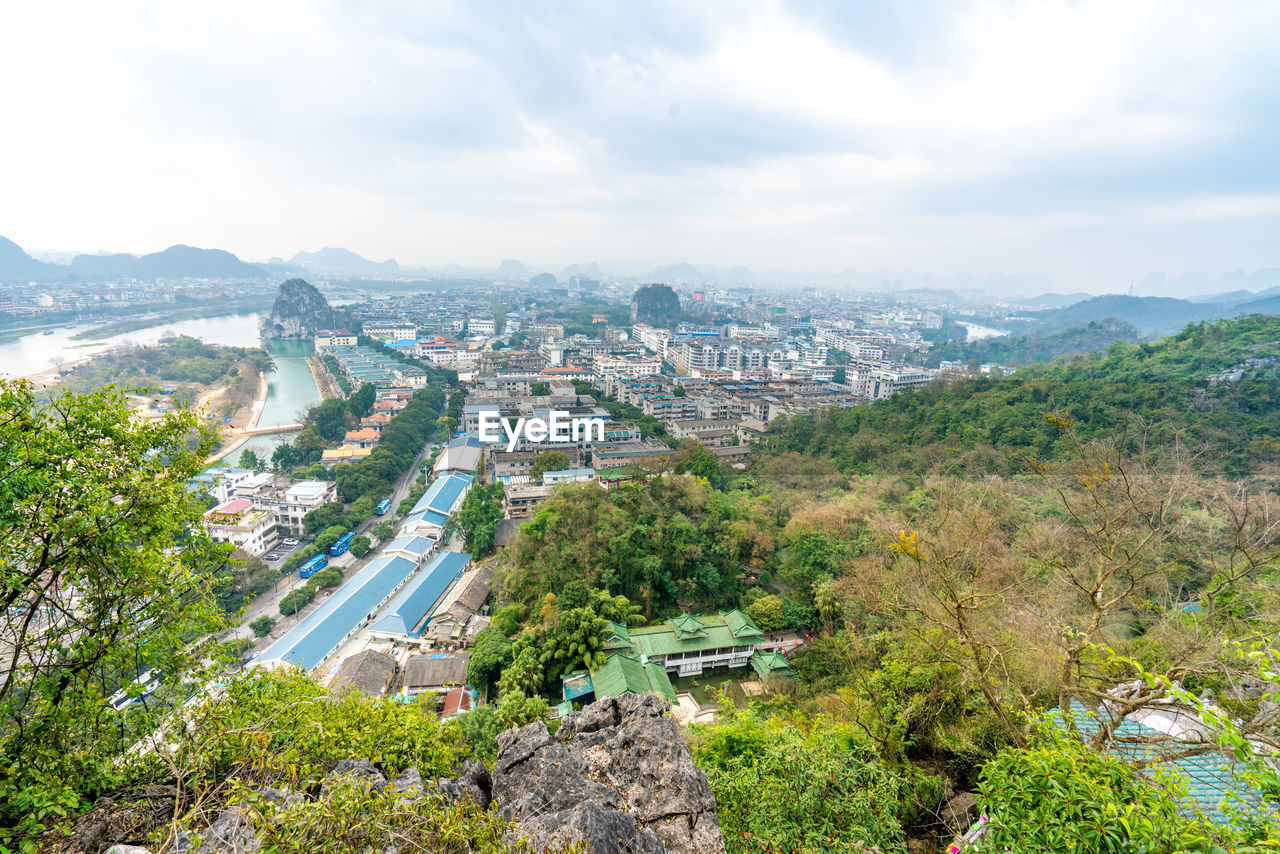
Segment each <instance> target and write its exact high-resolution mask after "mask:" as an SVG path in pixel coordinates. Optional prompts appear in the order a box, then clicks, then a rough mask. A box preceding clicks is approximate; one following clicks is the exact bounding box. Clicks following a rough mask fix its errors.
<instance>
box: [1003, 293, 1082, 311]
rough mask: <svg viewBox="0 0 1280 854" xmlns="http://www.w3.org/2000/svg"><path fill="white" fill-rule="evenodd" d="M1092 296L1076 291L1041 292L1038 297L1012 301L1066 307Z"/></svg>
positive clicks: (1019, 303)
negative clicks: (1062, 292)
mask: <svg viewBox="0 0 1280 854" xmlns="http://www.w3.org/2000/svg"><path fill="white" fill-rule="evenodd" d="M1092 298H1093V295H1092V294H1086V293H1079V292H1077V293H1074V294H1041V295H1040V296H1038V297H1028V298H1027V299H1019V300H1014V302H1015V303H1017V304H1018V305H1025V306H1029V307H1035V308H1066V307H1067V306H1069V305H1075V304H1076V303H1078V302H1084V301H1085V300H1087V299H1092Z"/></svg>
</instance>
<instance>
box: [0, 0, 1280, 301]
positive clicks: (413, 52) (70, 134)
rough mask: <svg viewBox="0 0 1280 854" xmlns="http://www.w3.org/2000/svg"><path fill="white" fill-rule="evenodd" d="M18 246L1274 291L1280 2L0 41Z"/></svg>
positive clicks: (754, 7) (745, 8)
mask: <svg viewBox="0 0 1280 854" xmlns="http://www.w3.org/2000/svg"><path fill="white" fill-rule="evenodd" d="M5 20H6V23H7V25H6V26H5V27H4V28H0V70H3V73H4V75H5V79H6V80H8V81H10V86H9V87H8V92H7V94H8V95H9V98H8V101H9V103H8V105H7V107H8V111H9V114H8V117H9V119H10V121H9V123H8V124H9V132H8V133H6V134H5V135H4V136H3V138H0V158H2V159H0V162H3V163H4V164H5V166H4V169H5V181H4V184H5V188H6V189H5V196H6V204H4V205H3V206H0V234H3V235H4V236H6V237H9V238H11V239H13V240H15V241H17V242H18V243H19V244H22V245H23V246H24V247H27V248H28V249H30V250H32V251H47V250H51V249H59V250H67V251H71V250H75V251H86V252H94V251H120V252H134V253H145V252H154V251H157V250H159V249H162V248H164V247H166V246H169V245H171V244H174V243H191V244H195V245H201V246H207V247H218V248H222V249H227V250H229V251H232V252H234V253H236V254H237V255H239V256H240V257H241V258H245V259H246V260H265V259H266V258H268V257H271V256H273V255H276V256H282V257H285V258H288V257H290V256H292V254H293V253H295V252H297V251H299V250H316V249H319V248H321V247H324V246H344V247H348V248H350V249H352V250H354V251H356V252H358V253H360V254H361V255H363V256H365V257H367V258H372V259H374V260H379V261H381V260H384V259H387V258H395V259H396V260H397V261H399V262H400V263H401V264H402V265H403V266H408V267H414V266H427V267H442V266H445V265H448V264H452V263H456V264H461V265H464V266H471V267H487V268H493V267H496V266H497V265H498V264H499V262H500V261H501V260H502V259H504V258H508V257H510V258H518V259H520V260H521V261H523V262H525V263H527V264H529V265H531V266H535V267H541V268H545V269H548V270H551V271H553V272H558V271H559V270H561V269H562V268H563V267H564V266H566V265H569V264H573V263H589V262H599V263H601V264H602V265H606V266H607V265H618V266H627V267H644V266H658V265H662V264H674V263H677V262H681V261H683V262H688V263H691V264H696V265H706V266H715V267H721V268H728V267H734V266H738V265H742V266H746V267H749V268H752V269H754V270H777V269H784V270H803V271H814V272H818V273H822V272H828V273H829V272H835V271H840V270H845V269H849V268H854V269H858V270H861V271H867V272H872V271H876V270H918V271H921V272H923V273H927V274H930V275H932V276H935V277H939V278H948V277H954V276H957V275H961V274H965V273H972V274H973V275H975V276H979V277H981V276H985V275H987V274H990V273H996V272H1000V273H1011V274H1021V275H1043V276H1047V277H1048V278H1049V279H1051V280H1052V282H1053V284H1054V285H1055V286H1056V287H1059V288H1083V289H1088V290H1091V291H1095V292H1097V291H1115V290H1121V289H1122V288H1123V287H1124V286H1125V285H1127V283H1128V282H1129V281H1131V280H1139V281H1140V280H1142V278H1143V277H1144V276H1145V275H1146V274H1147V273H1148V272H1151V271H1160V272H1164V273H1167V274H1169V275H1170V276H1177V275H1179V274H1182V273H1184V272H1187V271H1199V270H1205V271H1208V272H1209V273H1210V275H1216V274H1221V273H1225V272H1228V271H1231V270H1235V269H1238V268H1244V269H1246V270H1253V269H1257V268H1262V267H1273V266H1280V253H1278V252H1277V251H1276V240H1275V238H1276V235H1278V234H1280V163H1278V162H1277V158H1276V157H1275V154H1274V152H1275V146H1276V143H1277V128H1278V127H1280V109H1278V108H1280V56H1277V54H1276V52H1275V51H1274V50H1273V48H1272V44H1271V42H1272V41H1273V37H1274V33H1275V32H1276V31H1277V25H1278V24H1280V6H1276V5H1274V4H1237V5H1233V6H1232V7H1231V8H1230V11H1229V14H1228V13H1227V12H1224V11H1223V10H1221V9H1219V8H1216V7H1212V6H1203V5H1193V4H1189V3H1133V4H1123V5H1121V4H1113V3H1093V2H1084V3H1072V4H1065V3H1061V4H1060V3H1037V4H1018V3H1014V4H1008V3H957V4H951V3H946V4H941V3H939V4H923V5H915V6H912V7H911V9H910V11H909V12H908V11H907V10H906V8H905V7H903V6H900V5H877V6H870V5H868V6H864V7H860V8H858V9H856V10H853V11H846V10H845V8H844V6H843V5H841V6H834V5H824V4H820V3H793V4H781V3H757V4H724V5H711V6H698V7H696V8H685V7H682V6H676V5H671V6H662V5H658V6H650V7H646V8H645V9H643V10H641V9H639V8H638V7H634V6H628V7H613V8H605V7H601V6H598V5H596V4H581V5H577V6H565V7H558V8H557V9H556V10H554V11H547V10H530V9H526V8H525V7H523V6H521V5H518V4H493V5H489V6H485V7H477V6H465V7H464V6H451V5H447V4H430V5H425V6H423V5H419V4H404V5H401V6H397V5H385V6H379V7H377V8H371V7H364V6H356V5H351V4H340V3H326V4H292V5H272V6H270V7H269V8H259V7H255V6H250V5H241V4H225V5H221V6H211V7H203V6H201V7H186V6H177V5H173V6H170V5H147V4H130V5H126V6H121V5H114V4H113V5H112V6H111V7H105V6H103V7H99V6H94V5H90V4H80V5H76V6H74V7H72V8H70V9H69V8H68V7H66V6H58V7H49V6H48V4H42V5H27V6H20V7H15V8H13V9H8V10H6V12H5Z"/></svg>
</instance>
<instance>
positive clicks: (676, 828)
mask: <svg viewBox="0 0 1280 854" xmlns="http://www.w3.org/2000/svg"><path fill="white" fill-rule="evenodd" d="M492 782H493V805H494V807H495V808H496V809H497V810H498V811H499V812H501V813H502V815H503V817H505V818H506V819H507V820H508V821H511V822H512V823H513V826H514V832H513V838H514V835H519V836H524V837H526V838H528V839H529V840H530V842H532V843H533V847H534V848H535V849H536V848H538V847H539V846H543V847H545V846H554V845H559V844H562V843H565V842H578V841H581V842H586V843H587V850H588V851H589V852H592V854H612V852H622V851H627V852H644V854H657V852H664V851H665V852H672V854H716V852H723V851H724V838H723V836H722V834H721V831H720V822H719V820H718V819H717V818H716V814H715V797H714V796H713V795H712V793H711V787H710V786H709V785H708V784H707V777H706V775H705V774H704V773H702V772H701V771H700V770H698V768H697V767H696V766H695V765H694V764H693V756H692V754H691V753H690V752H689V746H688V744H687V743H686V742H685V740H684V738H683V737H682V736H681V735H680V731H679V729H678V728H677V727H676V724H675V721H674V720H672V719H671V718H670V717H669V716H667V715H666V713H665V707H664V706H663V704H662V701H661V700H659V699H658V698H656V697H653V696H649V695H637V694H625V695H623V696H621V697H618V698H611V699H605V700H599V701H597V702H595V703H592V704H591V705H590V706H587V707H586V708H585V709H583V710H581V711H580V712H577V713H576V714H573V715H570V716H569V717H568V718H567V719H565V721H564V722H563V723H562V724H561V726H560V729H559V730H558V731H557V733H556V737H555V738H554V739H552V738H551V736H550V735H549V733H548V732H547V728H546V726H545V725H544V724H542V723H541V722H538V723H533V724H530V725H528V726H526V727H523V728H521V729H518V730H512V731H509V732H506V733H503V734H502V735H500V736H499V737H498V759H497V761H496V763H495V764H494V772H493V781H492Z"/></svg>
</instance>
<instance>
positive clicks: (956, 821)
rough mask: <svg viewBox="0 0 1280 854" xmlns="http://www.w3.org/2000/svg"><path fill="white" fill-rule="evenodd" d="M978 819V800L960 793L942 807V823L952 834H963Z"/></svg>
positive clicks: (967, 793) (974, 796)
mask: <svg viewBox="0 0 1280 854" xmlns="http://www.w3.org/2000/svg"><path fill="white" fill-rule="evenodd" d="M977 818H978V798H977V796H976V795H974V794H973V792H961V793H960V794H958V795H956V796H955V797H954V798H952V799H951V800H949V801H947V802H946V804H945V805H944V806H943V807H942V823H943V824H944V825H946V827H947V830H950V831H951V832H953V833H964V832H965V831H966V830H968V829H969V826H970V825H971V824H973V823H974V821H976V820H977Z"/></svg>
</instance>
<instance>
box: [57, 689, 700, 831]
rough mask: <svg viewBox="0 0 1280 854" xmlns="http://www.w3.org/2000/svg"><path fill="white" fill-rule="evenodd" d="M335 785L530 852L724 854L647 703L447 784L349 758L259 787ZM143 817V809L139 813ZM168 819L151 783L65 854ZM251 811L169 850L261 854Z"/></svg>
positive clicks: (665, 722) (514, 743) (614, 703)
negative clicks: (502, 834) (408, 803)
mask: <svg viewBox="0 0 1280 854" xmlns="http://www.w3.org/2000/svg"><path fill="white" fill-rule="evenodd" d="M339 778H345V779H346V780H348V781H350V780H354V781H357V783H358V784H359V785H362V786H365V787H367V788H368V789H370V790H375V791H379V792H388V791H394V792H396V793H397V795H398V796H399V797H402V798H407V799H410V800H416V799H418V798H423V797H428V798H441V799H444V800H446V801H451V802H454V803H458V802H462V801H464V800H471V801H474V802H475V803H476V804H477V805H478V806H480V807H481V808H484V809H491V810H496V811H497V812H499V813H500V814H501V815H502V816H503V818H505V819H506V820H507V821H508V822H510V824H511V829H510V831H509V832H508V834H507V837H506V841H507V842H508V843H511V844H514V843H515V842H516V841H517V840H518V839H521V838H523V839H525V840H527V841H528V843H529V849H528V850H530V851H533V852H537V851H542V850H544V849H553V850H561V849H563V848H564V847H565V846H566V845H569V844H572V843H584V850H585V851H586V852H588V854H623V852H626V854H717V852H719V854H723V852H724V850H725V847H724V838H723V837H722V836H721V833H720V822H719V820H718V819H717V818H716V812H715V809H716V803H715V797H714V796H713V795H712V793H711V787H710V786H708V785H707V776H706V775H705V774H704V773H702V771H700V770H698V768H697V767H696V766H695V765H694V764H693V755H692V753H691V752H690V751H689V745H688V744H687V743H686V742H685V740H684V737H683V736H682V735H681V734H680V731H679V729H678V728H677V727H676V724H675V721H674V720H672V719H671V717H669V716H668V715H667V714H666V713H665V709H664V707H663V705H662V702H661V701H660V700H658V699H657V698H656V697H652V696H649V695H635V694H626V695H623V696H621V697H618V698H613V699H607V700H600V701H598V702H595V703H592V704H591V705H590V706H587V707H586V708H585V709H583V710H582V711H580V712H577V713H576V714H573V715H570V716H569V717H568V718H566V719H565V720H564V722H563V723H562V724H561V726H560V729H559V730H558V731H557V732H556V734H555V736H554V737H553V736H552V735H551V734H550V732H549V731H548V730H547V727H546V725H545V724H543V723H541V722H538V723H533V724H530V725H529V726H526V727H523V728H521V729H517V730H510V731H508V732H505V733H503V734H502V735H500V736H499V737H498V758H497V761H496V762H495V763H494V768H493V772H492V773H490V772H489V771H488V770H487V769H486V768H485V766H484V765H482V764H480V763H479V762H466V763H463V765H462V766H461V767H459V768H458V769H456V771H455V772H454V776H452V777H448V778H444V779H440V780H434V781H432V780H428V781H424V780H423V778H422V775H421V774H420V773H419V772H418V769H417V768H413V767H410V768H408V769H405V770H404V771H403V772H402V773H401V774H400V775H399V776H396V777H392V778H391V779H388V778H387V775H386V774H385V773H383V770H382V769H380V768H378V766H377V765H375V764H374V763H373V762H371V761H369V760H368V759H359V758H353V759H344V760H343V761H342V762H339V763H338V765H337V766H336V767H334V769H333V770H332V771H331V772H330V773H329V775H328V776H327V777H326V778H325V779H324V780H323V782H322V783H321V785H320V786H319V788H318V790H316V789H312V790H310V791H309V792H300V791H299V792H295V791H292V790H290V789H287V788H285V789H279V790H277V789H271V788H260V789H258V794H259V796H260V797H262V798H263V799H265V800H268V801H271V802H273V803H275V804H277V805H280V806H289V805H292V804H296V803H299V802H302V801H304V800H308V799H310V798H313V797H316V796H318V797H319V798H320V799H321V800H324V799H326V798H328V797H330V796H331V791H332V787H333V784H334V783H335V781H337V780H338V779H339ZM140 811H141V812H140ZM173 812H174V790H173V789H172V788H167V787H159V786H157V787H149V789H148V790H145V791H144V792H143V799H142V800H141V801H140V802H138V803H133V804H129V805H124V804H119V805H117V804H116V803H115V802H114V801H111V800H110V799H103V801H102V802H100V803H99V804H98V805H96V806H95V808H94V810H93V811H92V812H90V813H89V814H87V815H85V816H84V817H82V819H81V820H80V822H78V823H77V825H76V828H75V831H74V834H73V836H72V839H71V842H72V845H71V846H70V847H63V848H61V849H59V851H60V854H61V852H66V854H71V852H73V851H74V852H76V854H80V853H81V852H84V854H99V852H102V851H104V850H105V849H106V848H107V847H108V846H110V845H113V844H115V845H119V846H120V848H119V849H118V852H119V854H125V852H127V854H142V851H145V849H143V850H142V851H137V850H129V849H127V848H125V846H130V845H137V844H140V843H143V842H145V839H146V831H147V830H149V829H153V828H154V827H155V826H156V823H157V822H158V821H165V822H167V821H168V820H169V819H170V818H171V817H172V815H173ZM260 820H262V818H261V815H260V814H257V813H255V811H254V810H253V809H252V808H251V807H247V806H245V805H232V806H225V807H223V808H222V809H220V810H217V811H216V813H215V814H214V818H213V821H212V822H211V823H210V824H208V825H207V826H205V827H204V828H203V829H197V830H181V831H179V832H178V833H177V834H176V838H175V839H174V840H173V841H172V843H171V844H170V845H169V846H168V847H167V848H166V849H165V852H164V854H249V852H256V851H260V850H262V845H263V843H262V839H261V838H260V835H259V833H258V831H257V829H256V827H255V822H256V821H260Z"/></svg>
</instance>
